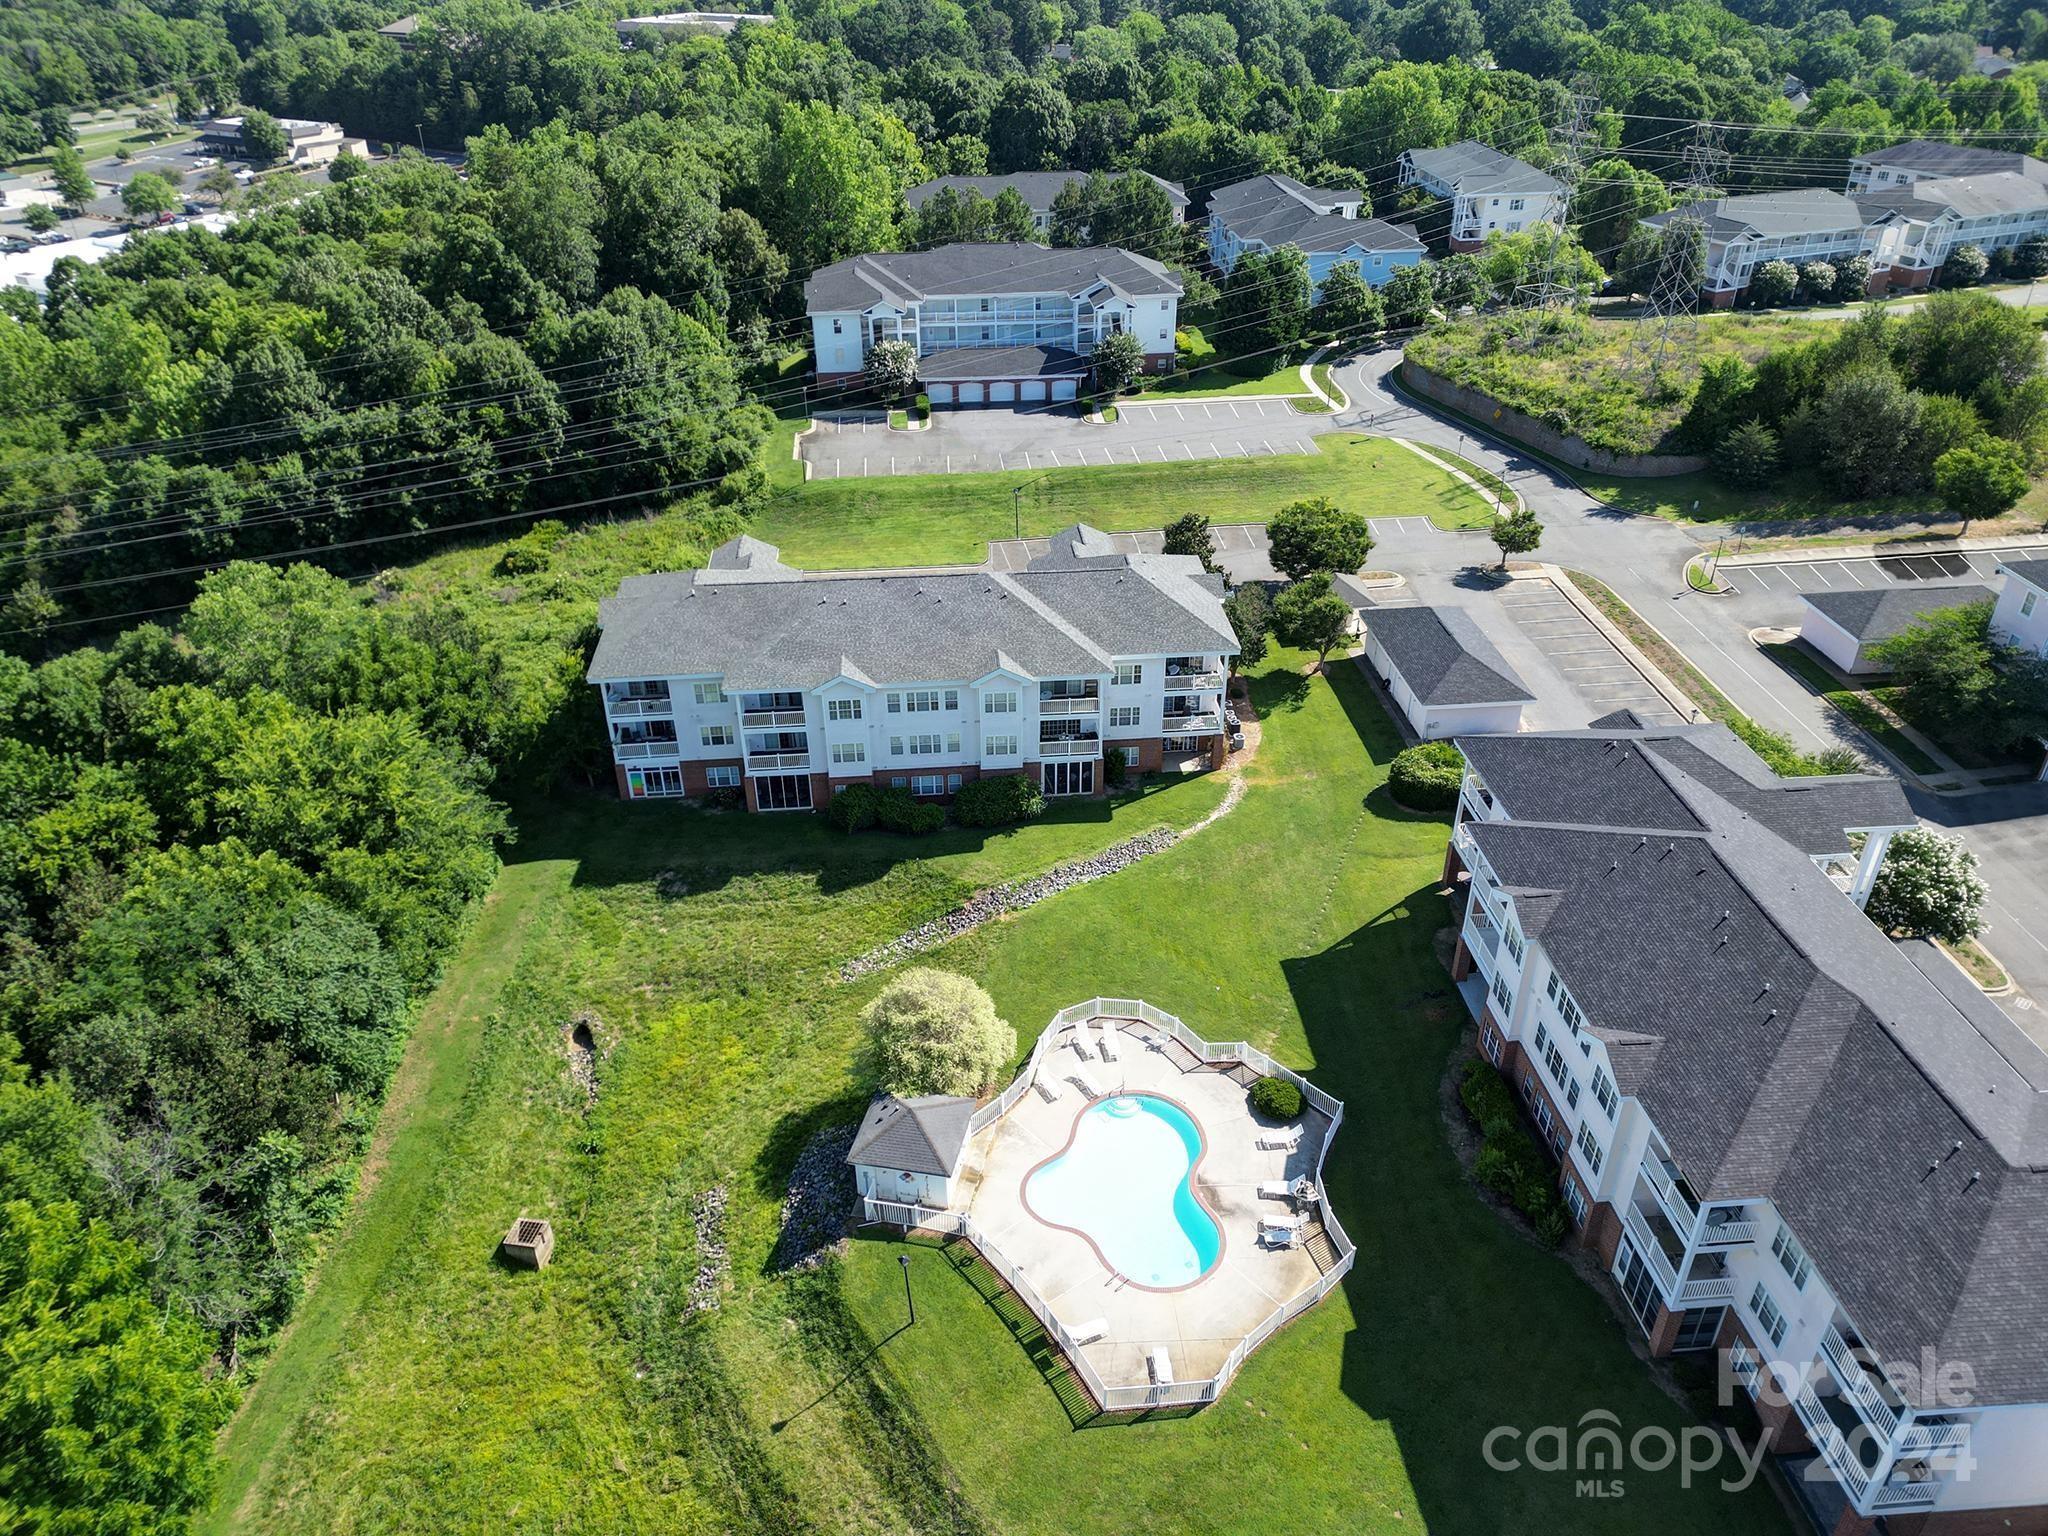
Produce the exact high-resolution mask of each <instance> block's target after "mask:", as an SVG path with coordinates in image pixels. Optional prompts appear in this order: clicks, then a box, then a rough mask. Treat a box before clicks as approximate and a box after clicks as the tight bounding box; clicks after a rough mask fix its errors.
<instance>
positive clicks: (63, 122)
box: [36, 107, 78, 149]
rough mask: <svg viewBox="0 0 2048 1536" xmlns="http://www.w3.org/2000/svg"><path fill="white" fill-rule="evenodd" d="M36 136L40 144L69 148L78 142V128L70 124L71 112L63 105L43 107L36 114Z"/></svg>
mask: <svg viewBox="0 0 2048 1536" xmlns="http://www.w3.org/2000/svg"><path fill="white" fill-rule="evenodd" d="M36 137H37V139H38V141H39V143H41V144H61V145H63V146H64V147H65V148H67V149H68V148H70V147H71V146H72V145H74V144H76V143H77V142H78V130H77V129H75V128H73V127H72V126H71V113H70V112H69V111H68V110H67V109H66V108H63V107H45V108H43V110H42V111H40V112H38V113H37V114H36Z"/></svg>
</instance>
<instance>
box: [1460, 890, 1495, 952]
mask: <svg viewBox="0 0 2048 1536" xmlns="http://www.w3.org/2000/svg"><path fill="white" fill-rule="evenodd" d="M1465 947H1466V948H1467V949H1469V950H1471V951H1472V952H1473V953H1474V954H1475V955H1484V956H1485V957H1486V958H1487V959H1488V960H1491V959H1492V958H1493V956H1494V953H1495V951H1497V950H1498V949H1499V948H1500V930H1499V929H1498V928H1496V927H1494V925H1493V919H1492V918H1490V917H1488V916H1487V915H1486V905H1485V903H1484V902H1480V901H1472V902H1468V903H1467V904H1466V909H1465Z"/></svg>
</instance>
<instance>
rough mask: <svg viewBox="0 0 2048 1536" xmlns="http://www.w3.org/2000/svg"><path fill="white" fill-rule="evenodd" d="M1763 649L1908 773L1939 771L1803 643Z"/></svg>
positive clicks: (1859, 693)
mask: <svg viewBox="0 0 2048 1536" xmlns="http://www.w3.org/2000/svg"><path fill="white" fill-rule="evenodd" d="M1763 652H1764V654H1765V655H1766V656H1768V657H1770V658H1771V659H1772V660H1773V661H1775V662H1777V663H1778V665H1779V666H1781V667H1783V668H1784V669H1785V670H1786V671H1788V672H1790V673H1792V674H1793V676H1795V677H1797V678H1799V679H1800V680H1801V681H1802V682H1804V683H1805V684H1806V685H1807V687H1809V688H1811V689H1812V690H1813V691H1814V692H1815V693H1817V694H1819V695H1820V696H1821V697H1822V698H1824V699H1826V700H1827V701H1828V703H1829V704H1830V705H1832V706H1833V707H1834V708H1836V709H1838V710H1840V711H1841V712H1842V714H1843V715H1844V716H1845V717H1846V718H1847V719H1848V720H1849V721H1850V722H1851V723H1853V724H1854V725H1855V726H1856V728H1857V729H1858V730H1861V731H1862V732H1863V733H1864V734H1865V735H1867V736H1870V737H1872V738H1874V739H1875V740H1876V741H1877V742H1878V744H1879V745H1880V746H1882V747H1883V748H1884V749H1885V750H1886V751H1887V752H1889V753H1891V754H1892V756H1893V757H1895V758H1897V759H1898V760H1899V761H1900V762H1901V763H1903V764H1904V765H1905V767H1906V770H1907V771H1908V772H1909V773H1917V774H1922V775H1925V774H1931V773H1940V772H1942V771H1943V769H1942V766H1941V764H1939V763H1937V762H1936V761H1935V760H1934V759H1933V758H1931V757H1929V756H1928V755H1927V754H1926V753H1925V752H1923V751H1921V750H1920V748H1919V747H1917V746H1915V745H1914V744H1913V741H1912V739H1911V738H1910V737H1908V736H1907V735H1906V733H1905V732H1904V731H1902V730H1900V729H1899V728H1898V727H1897V726H1896V725H1893V724H1892V723H1891V721H1889V720H1887V719H1886V718H1885V717H1884V712H1883V711H1882V710H1880V709H1879V708H1878V707H1877V706H1876V705H1875V704H1874V703H1872V702H1871V700H1870V699H1869V698H1868V697H1867V696H1866V695H1865V694H1864V692H1863V690H1862V689H1860V688H1857V687H1854V686H1851V685H1849V684H1847V683H1845V682H1843V680H1842V679H1841V678H1839V677H1837V676H1836V675H1835V673H1834V671H1833V669H1831V668H1830V667H1829V666H1828V665H1827V663H1826V662H1824V661H1822V660H1821V659H1820V658H1819V657H1818V656H1816V655H1814V654H1813V653H1812V652H1810V651H1808V650H1807V649H1806V648H1805V647H1804V646H1801V645H1798V644H1795V643H1793V642H1791V641H1784V642H1781V643H1779V644H1776V645H1766V646H1764V647H1763Z"/></svg>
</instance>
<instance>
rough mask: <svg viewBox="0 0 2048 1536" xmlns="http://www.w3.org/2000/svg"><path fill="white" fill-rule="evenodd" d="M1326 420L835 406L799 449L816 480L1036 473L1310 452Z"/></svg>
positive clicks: (1225, 411)
mask: <svg viewBox="0 0 2048 1536" xmlns="http://www.w3.org/2000/svg"><path fill="white" fill-rule="evenodd" d="M1329 421H1330V418H1329V417H1328V416H1304V415H1302V414H1301V413H1300V412H1298V411H1296V410H1295V409H1294V408H1293V407H1292V406H1291V405H1289V404H1288V403H1287V402H1286V401H1285V400H1243V401H1237V400H1208V401H1204V400H1189V401H1180V402H1175V403H1172V404H1167V403H1164V402H1161V403H1157V404H1142V405H1125V406H1121V407H1119V409H1118V419H1117V420H1115V421H1113V422H1091V421H1089V420H1088V419H1087V418H1086V417H1085V416H1083V415H1082V414H1081V412H1080V410H1079V409H1078V408H1077V407H1075V406H1070V405H1059V406H1043V405H1032V406H1015V407H1010V406H983V407H970V408H956V409H951V410H946V409H941V410H938V411H934V412H933V413H932V418H931V426H930V427H928V428H927V429H926V430H924V431H922V432H893V431H891V430H890V429H889V419H888V416H887V414H886V413H885V412H881V411H833V412H829V413H824V414H821V415H819V416H818V417H817V418H816V422H817V424H816V426H815V427H814V428H813V429H812V431H811V433H810V434H809V435H808V436H807V437H805V438H804V439H803V443H802V447H801V451H802V454H803V457H804V461H805V462H806V463H807V464H809V465H810V466H811V478H813V479H815V480H843V479H857V478H860V477H863V476H873V475H958V474H975V473H994V472H998V471H1002V472H1010V473H1020V472H1021V473H1031V474H1038V473H1042V472H1044V471H1046V470H1053V469H1081V468H1097V469H1101V468H1107V467H1109V466H1112V465H1119V464H1190V463H1200V462H1203V461H1205V460H1215V459H1259V458H1274V457H1279V456H1281V455H1284V454H1300V453H1314V452H1315V451H1316V444H1315V439H1316V434H1317V433H1318V432H1320V431H1323V430H1325V429H1326V428H1327V427H1328V424H1329Z"/></svg>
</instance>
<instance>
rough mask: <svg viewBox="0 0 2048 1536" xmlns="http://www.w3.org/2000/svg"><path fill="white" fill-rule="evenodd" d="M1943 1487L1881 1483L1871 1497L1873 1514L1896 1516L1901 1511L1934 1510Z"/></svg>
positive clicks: (1932, 1483) (1927, 1484) (1923, 1484)
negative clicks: (1937, 1495) (1936, 1495)
mask: <svg viewBox="0 0 2048 1536" xmlns="http://www.w3.org/2000/svg"><path fill="white" fill-rule="evenodd" d="M1940 1488H1941V1485H1940V1484H1939V1483H1936V1482H1931V1481H1930V1482H1922V1483H1880V1484H1879V1485H1878V1488H1877V1492H1876V1493H1875V1494H1873V1495H1872V1496H1871V1500H1870V1512H1871V1513H1872V1514H1880V1515H1881V1514H1896V1513H1898V1512H1899V1511H1900V1510H1909V1509H1932V1508H1934V1496H1935V1494H1936V1493H1938V1492H1939V1491H1940Z"/></svg>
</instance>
